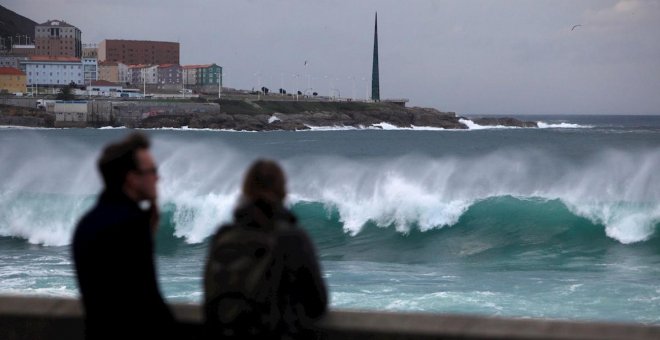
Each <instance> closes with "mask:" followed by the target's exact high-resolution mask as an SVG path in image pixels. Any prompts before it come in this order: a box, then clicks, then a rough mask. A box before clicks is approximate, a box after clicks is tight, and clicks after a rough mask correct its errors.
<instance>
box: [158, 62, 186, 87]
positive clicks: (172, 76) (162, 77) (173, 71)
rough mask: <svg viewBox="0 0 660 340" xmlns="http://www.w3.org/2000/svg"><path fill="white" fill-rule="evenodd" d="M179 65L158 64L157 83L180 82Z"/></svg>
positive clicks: (169, 83)
mask: <svg viewBox="0 0 660 340" xmlns="http://www.w3.org/2000/svg"><path fill="white" fill-rule="evenodd" d="M181 73H182V72H181V65H177V64H164V65H158V84H161V85H171V84H181Z"/></svg>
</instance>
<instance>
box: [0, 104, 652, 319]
mask: <svg viewBox="0 0 660 340" xmlns="http://www.w3.org/2000/svg"><path fill="white" fill-rule="evenodd" d="M519 118H523V119H532V120H541V121H542V122H543V123H542V124H541V126H542V127H543V128H541V129H520V128H502V127H491V128H483V127H480V126H476V125H473V124H471V125H470V126H471V129H470V130H468V131H451V130H425V129H424V128H416V129H414V130H413V129H393V128H392V127H391V126H389V125H387V124H380V125H379V127H380V128H383V129H382V130H381V129H366V130H340V129H328V128H323V129H321V128H318V129H316V130H315V131H304V132H265V133H257V132H232V131H208V130H190V129H174V130H172V129H170V130H168V129H162V130H146V133H148V134H149V135H150V136H151V137H152V138H153V141H154V149H153V151H154V154H155V157H156V159H157V161H158V163H159V164H160V168H159V171H160V173H161V176H162V177H161V182H160V183H159V190H160V195H161V197H160V205H161V209H162V212H163V214H162V218H161V226H160V230H159V233H158V235H157V262H158V267H159V276H160V284H161V288H162V291H163V293H164V295H165V296H166V297H167V299H168V300H170V301H184V302H199V301H201V299H202V298H203V293H202V282H201V272H202V268H203V264H204V259H205V257H206V250H207V249H206V248H207V238H208V236H209V235H211V234H212V233H213V232H214V231H215V229H216V228H217V227H218V225H219V224H221V223H223V222H226V221H228V220H229V218H230V216H231V211H232V209H233V208H234V207H235V202H236V199H237V197H238V191H239V185H240V181H241V179H242V175H243V172H244V170H245V169H246V167H247V166H248V165H249V164H250V163H251V162H252V161H253V160H254V159H256V158H259V157H267V158H273V159H276V160H278V161H279V162H281V164H282V165H283V167H284V168H285V170H286V172H287V174H288V177H289V191H290V196H289V202H288V204H289V205H290V207H291V208H292V209H293V211H294V212H295V213H296V214H297V215H298V217H299V218H300V221H301V224H302V225H303V226H304V228H305V229H307V230H308V232H309V233H310V235H311V237H312V239H313V240H314V242H315V244H316V246H317V249H318V253H319V256H320V260H321V262H322V266H323V272H324V276H325V278H326V281H327V284H328V287H329V290H330V296H331V305H332V307H334V308H342V309H361V310H388V311H416V312H431V313H462V314H477V315H493V316H508V317H522V318H554V319H570V320H599V321H605V320H614V321H626V322H641V323H650V324H660V237H659V236H658V232H659V230H658V229H659V227H660V171H659V169H660V116H543V117H541V116H528V117H524V116H521V117H519ZM127 132H128V130H126V129H18V128H0V178H2V180H1V181H0V294H28V295H31V294H37V295H47V296H77V295H78V291H77V287H76V281H75V273H74V271H73V268H72V262H71V257H70V252H69V244H70V240H71V235H72V232H73V228H74V225H75V223H76V221H77V220H78V218H79V217H80V216H81V215H82V214H83V213H84V212H85V211H86V210H87V209H88V208H89V207H90V206H91V205H92V204H93V203H94V201H95V199H96V195H97V194H98V192H99V190H100V178H99V176H98V175H97V172H96V169H95V165H94V164H95V160H96V158H97V157H98V154H99V151H100V149H101V148H102V146H103V145H104V144H106V143H107V142H109V141H111V140H115V139H117V138H119V137H121V136H123V135H124V134H126V133H127ZM126 237H127V238H128V237H131V235H126ZM117 251H118V252H119V251H121V244H118V245H117Z"/></svg>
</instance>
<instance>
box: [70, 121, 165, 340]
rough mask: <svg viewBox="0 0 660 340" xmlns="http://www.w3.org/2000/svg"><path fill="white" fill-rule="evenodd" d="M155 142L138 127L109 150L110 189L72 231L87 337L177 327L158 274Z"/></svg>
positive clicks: (158, 332) (103, 162)
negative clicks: (152, 143)
mask: <svg viewBox="0 0 660 340" xmlns="http://www.w3.org/2000/svg"><path fill="white" fill-rule="evenodd" d="M149 147H150V142H149V139H148V138H147V137H146V136H145V135H143V134H141V133H132V134H130V135H128V136H127V137H125V138H124V139H123V140H121V141H119V142H116V143H112V144H109V145H107V146H106V147H105V148H104V149H103V152H102V154H101V157H100V158H99V160H98V168H99V171H100V173H101V175H102V177H103V182H104V189H103V192H102V193H101V195H100V197H99V198H98V200H97V202H96V205H94V207H92V209H91V210H90V211H88V212H87V213H86V214H85V215H84V216H83V217H82V219H81V220H80V222H79V223H78V226H77V227H76V230H75V233H74V236H73V259H74V262H75V268H76V273H77V277H78V286H79V288H80V293H81V295H82V302H83V307H84V311H85V337H86V338H87V339H109V338H116V339H123V338H131V337H132V336H136V335H142V336H148V337H149V338H154V339H160V338H170V337H173V336H174V335H175V334H176V332H177V331H178V330H177V326H176V323H175V320H174V318H173V316H172V314H171V312H170V310H169V308H168V306H167V305H166V304H165V302H164V301H163V298H162V296H161V293H160V290H159V288H158V283H157V279H156V275H157V274H156V268H155V265H154V256H153V254H154V236H155V233H156V229H157V226H158V221H159V212H158V205H157V197H158V194H157V189H156V182H157V181H158V178H159V177H158V171H157V167H156V164H155V162H154V159H153V157H152V155H151V153H150V152H149ZM145 202H148V208H143V207H142V206H144V205H146V204H145Z"/></svg>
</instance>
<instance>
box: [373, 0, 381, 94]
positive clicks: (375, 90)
mask: <svg viewBox="0 0 660 340" xmlns="http://www.w3.org/2000/svg"><path fill="white" fill-rule="evenodd" d="M371 100H373V101H376V102H377V101H380V82H379V80H378V12H376V21H375V25H374V62H373V66H372V69H371Z"/></svg>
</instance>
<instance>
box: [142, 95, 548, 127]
mask: <svg viewBox="0 0 660 340" xmlns="http://www.w3.org/2000/svg"><path fill="white" fill-rule="evenodd" d="M245 105H249V106H250V107H245ZM461 119H466V118H464V117H460V116H458V115H456V113H454V112H441V111H438V110H436V109H432V108H419V107H412V108H406V107H403V106H400V105H396V104H391V103H319V102H307V103H300V102H289V103H287V104H283V103H282V102H276V101H255V102H250V103H249V104H246V103H245V102H238V101H237V102H233V103H231V102H230V101H227V102H225V101H223V102H222V103H221V108H220V113H199V114H193V115H185V116H182V115H170V116H168V115H158V116H153V117H148V118H145V119H143V120H141V121H140V122H139V124H138V125H136V126H135V127H141V128H161V127H170V128H180V127H183V126H187V127H189V128H196V129H223V130H237V131H276V130H283V131H299V130H309V129H311V128H312V127H338V128H357V129H360V128H369V127H376V128H378V127H379V124H382V123H385V124H389V125H392V126H395V127H397V128H414V127H431V128H442V129H458V130H460V129H468V126H467V125H465V124H464V123H462V122H461ZM472 121H473V122H474V123H476V124H478V125H482V126H496V125H500V126H509V127H538V125H537V123H536V122H529V121H521V120H518V119H515V118H478V119H472Z"/></svg>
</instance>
